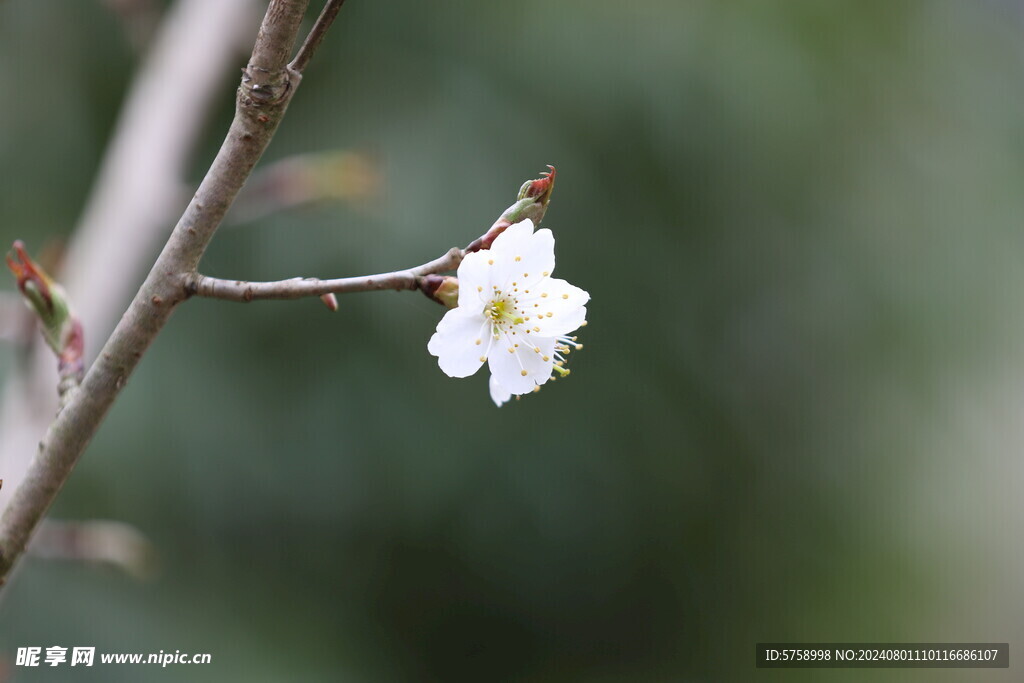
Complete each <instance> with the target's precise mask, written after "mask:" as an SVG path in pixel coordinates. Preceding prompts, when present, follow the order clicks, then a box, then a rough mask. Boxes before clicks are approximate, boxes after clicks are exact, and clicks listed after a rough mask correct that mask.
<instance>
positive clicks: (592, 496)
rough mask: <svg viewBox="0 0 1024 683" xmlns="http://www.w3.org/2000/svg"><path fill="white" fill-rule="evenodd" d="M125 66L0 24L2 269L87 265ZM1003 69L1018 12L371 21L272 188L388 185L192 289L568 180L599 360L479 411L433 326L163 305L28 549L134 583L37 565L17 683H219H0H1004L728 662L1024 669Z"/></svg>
mask: <svg viewBox="0 0 1024 683" xmlns="http://www.w3.org/2000/svg"><path fill="white" fill-rule="evenodd" d="M211 1H212V0H211ZM257 4H259V3H257ZM161 7H162V6H161ZM158 9H159V7H158ZM123 29H124V26H123V25H122V23H121V22H120V20H119V19H118V17H117V15H116V13H114V12H112V11H111V10H110V8H109V7H108V6H105V5H104V4H103V3H100V2H84V1H83V0H52V1H50V2H28V1H27V0H5V1H4V2H0V70H2V71H3V72H5V73H6V77H5V78H0V82H6V86H5V87H4V92H3V103H2V105H0V169H2V170H0V172H2V182H0V243H2V244H9V243H10V242H11V241H12V240H14V239H15V238H22V239H25V240H27V241H28V243H29V244H30V246H32V247H33V248H39V247H41V245H44V244H46V243H48V242H52V241H54V240H56V241H59V240H61V239H65V238H66V237H67V236H68V234H69V232H70V231H71V230H72V228H73V226H74V224H75V221H76V218H77V217H78V215H79V213H80V211H81V209H82V206H83V204H84V202H85V200H86V198H87V196H88V192H89V189H90V186H91V182H92V180H93V176H94V174H95V170H96V167H97V165H98V163H99V161H100V159H101V155H102V153H103V150H104V146H105V143H106V141H107V140H108V139H109V137H110V135H111V134H112V129H113V126H114V122H115V117H116V115H117V112H118V108H119V105H120V103H121V101H122V98H123V97H124V94H125V92H126V91H127V89H128V87H129V85H130V83H131V78H132V75H133V73H134V71H135V68H136V66H137V64H138V52H137V50H136V49H135V48H134V47H133V43H132V40H131V39H130V38H129V37H128V36H127V35H126V33H125V31H124V30H123ZM1022 37H1024V12H1022V6H1021V4H1020V3H1018V2H1015V1H1009V0H1004V1H1000V2H997V1H994V0H989V1H979V2H972V3H967V2H956V1H953V0H949V1H942V0H928V1H920V2H909V1H908V2H889V1H882V0H877V1H866V2H856V3H853V2H825V1H822V0H804V1H798V0H792V1H787V2H776V3H764V2H756V1H747V2H740V1H735V2H720V1H718V0H703V1H694V2H679V1H678V0H641V1H639V2H635V3H622V2H612V1H610V0H585V1H584V0H546V1H544V2H541V1H539V0H520V1H519V2H515V3H496V2H495V3H481V2H476V1H474V0H453V1H450V2H443V3H424V2H418V1H417V0H392V1H390V2H366V1H365V0H352V1H351V2H350V3H348V4H347V5H346V7H345V8H344V9H343V12H342V14H341V17H340V19H339V21H338V22H337V24H336V25H335V28H334V29H333V30H332V32H331V34H330V36H329V37H328V39H327V42H326V43H325V45H324V46H323V49H322V51H321V52H320V53H319V54H318V55H317V57H316V60H315V63H314V64H313V66H312V67H311V68H310V69H309V71H308V73H307V75H306V78H305V80H304V83H303V87H302V89H301V90H300V91H299V93H298V95H297V97H296V100H295V101H294V103H293V104H292V106H291V108H290V110H289V113H288V116H287V117H286V119H285V122H284V124H283V126H282V128H281V130H280V133H279V134H278V136H277V138H276V139H275V140H274V142H273V144H272V146H271V148H270V150H269V152H268V154H267V159H266V160H267V161H268V162H270V161H273V160H276V159H283V158H286V157H290V156H293V155H297V154H305V153H311V152H321V151H327V150H345V151H347V152H351V153H353V154H357V155H359V156H358V158H359V159H362V160H363V161H364V162H365V163H366V168H367V169H368V170H367V171H366V173H367V178H364V179H363V180H367V179H368V180H367V184H368V186H372V187H373V189H374V190H375V191H374V192H372V193H370V194H365V195H361V196H360V197H359V198H358V199H356V200H348V199H344V198H342V199H341V200H339V201H327V202H320V203H317V204H314V205H302V206H298V207H294V208H291V209H288V210H284V211H279V212H272V213H264V214H261V215H257V216H255V217H252V218H251V219H247V220H245V221H244V222H241V223H239V224H238V225H236V226H235V227H232V228H230V229H225V230H224V231H222V233H220V234H218V236H217V237H216V239H215V241H214V243H213V245H212V247H211V248H210V250H209V252H208V255H207V257H206V258H205V260H204V269H205V271H206V272H208V273H210V274H213V275H219V276H222V277H233V278H246V279H276V278H283V277H290V276H294V275H300V274H301V275H318V276H341V275H349V274H360V273H368V272H377V271H381V270H389V269H393V268H400V267H406V266H410V265H414V264H418V263H422V262H424V261H427V260H429V259H431V258H434V257H435V256H437V255H439V254H441V253H443V251H444V250H446V249H447V248H448V247H450V246H452V245H462V244H466V243H467V242H469V241H470V240H472V239H473V238H474V237H476V236H477V235H479V234H480V233H481V232H482V231H483V230H484V229H486V228H487V227H488V226H489V225H490V223H491V222H492V221H493V220H494V218H495V217H496V216H497V215H498V214H499V213H500V212H501V211H502V210H503V209H504V208H505V207H506V206H507V205H508V204H510V203H511V202H512V200H513V199H514V197H515V193H516V191H517V190H518V188H519V185H520V184H521V183H522V182H523V181H524V180H527V179H529V178H535V177H537V173H538V172H539V171H541V170H543V168H544V165H545V164H548V163H550V164H555V165H556V166H557V168H558V174H559V175H558V183H557V186H556V189H555V193H554V198H553V201H552V204H551V207H550V209H549V211H548V215H547V218H546V219H545V224H546V225H547V226H548V227H551V228H552V229H553V230H554V231H555V234H556V236H557V240H558V242H557V254H558V274H559V275H560V276H562V277H564V278H566V279H568V280H570V281H572V282H573V283H576V284H579V285H580V286H582V287H584V288H585V289H587V290H589V291H590V293H591V295H592V303H591V305H590V307H589V311H590V314H589V318H590V325H589V326H588V327H587V328H586V329H585V330H584V331H583V332H584V334H583V335H582V339H581V341H583V342H584V343H585V345H586V349H585V350H584V351H582V352H580V353H578V354H574V356H573V361H572V364H571V367H572V369H573V373H572V376H571V378H569V379H568V380H566V381H565V382H561V381H560V382H558V383H557V384H555V385H554V386H552V387H549V388H545V390H544V391H542V392H540V393H539V394H537V395H534V396H529V397H527V398H525V399H524V400H523V401H521V402H518V403H512V404H510V405H507V406H505V407H503V408H501V409H500V410H499V409H496V408H495V407H494V406H493V405H492V404H491V403H490V401H489V399H488V396H487V388H486V378H485V373H480V375H479V376H476V377H473V378H471V379H467V380H458V381H457V380H452V379H449V378H448V377H446V376H445V375H443V374H442V373H441V372H440V371H439V370H438V368H437V366H436V363H435V360H434V359H433V358H432V357H430V356H429V355H428V354H427V352H426V342H427V339H428V338H429V336H430V334H431V332H432V330H433V328H434V326H435V325H436V323H437V321H438V319H439V317H440V316H441V314H442V312H443V311H442V310H441V309H440V308H439V307H438V306H436V305H435V304H433V303H432V302H430V301H428V300H426V299H425V298H423V297H421V296H419V295H418V294H415V293H395V292H384V293H375V294H360V295H353V296H349V297H345V298H342V301H341V310H340V311H339V312H338V313H336V314H330V313H328V312H327V311H326V309H325V308H324V307H323V305H322V304H320V302H318V301H316V300H315V299H313V300H307V301H299V302H263V303H258V304H252V305H248V306H245V305H236V304H230V303H226V302H217V301H205V300H203V301H192V302H189V303H187V304H186V305H184V306H182V307H181V309H180V310H179V311H178V312H177V313H176V314H175V315H174V317H173V318H172V320H171V323H170V324H169V326H168V327H167V328H166V330H165V331H164V332H163V334H162V335H161V336H160V337H159V339H158V340H157V342H156V344H155V345H154V346H153V348H152V349H151V351H150V352H149V353H148V354H147V356H146V358H145V359H144V361H143V363H142V364H141V366H140V368H139V370H138V371H137V373H136V374H135V375H134V376H133V377H132V380H131V382H130V383H129V385H128V387H127V389H126V390H125V391H124V393H123V395H122V397H121V399H120V400H119V401H118V403H117V404H116V406H115V408H114V410H113V411H112V413H111V414H110V416H109V419H108V420H107V421H106V423H105V424H104V425H103V427H102V429H101V431H100V433H99V435H98V436H97V438H96V439H95V441H94V442H93V443H92V445H91V446H90V448H89V450H88V452H87V453H86V455H85V457H84V458H83V460H82V462H81V464H80V465H79V467H78V468H77V469H76V471H75V473H74V476H73V477H72V479H71V480H70V482H69V483H68V485H67V487H66V488H65V490H64V491H63V493H62V494H61V496H60V499H59V501H58V502H57V504H56V506H55V508H54V510H53V516H54V517H56V518H60V519H95V518H101V519H112V520H119V521H123V522H126V523H128V524H131V525H133V526H134V527H135V528H137V529H138V530H139V531H141V532H142V533H143V534H144V535H145V536H146V537H147V538H148V539H149V540H150V542H151V543H152V544H153V546H154V547H155V549H156V551H157V553H158V558H159V559H158V563H157V570H156V572H155V573H153V574H152V576H151V577H150V578H148V579H145V580H139V579H136V578H132V577H131V576H129V575H126V574H125V573H124V572H122V571H119V570H117V569H115V568H110V567H97V566H92V565H88V564H82V563H76V562H60V561H53V560H45V559H41V558H33V559H30V560H28V561H27V562H26V563H25V565H24V566H23V567H22V570H21V571H20V573H19V574H18V575H17V577H16V580H15V581H14V582H13V583H12V584H11V585H10V586H9V587H8V588H6V589H5V592H4V594H3V598H2V602H0V649H2V653H3V656H4V657H6V658H7V665H6V666H7V670H8V672H11V671H13V667H12V666H11V665H12V663H13V662H12V659H13V653H14V651H15V649H16V648H17V647H18V646H26V645H41V646H44V647H45V646H49V645H55V644H58V645H61V644H62V645H65V646H72V645H94V646H96V647H97V650H98V651H101V652H156V651H158V650H163V651H174V650H181V651H185V652H209V653H211V654H212V656H213V663H212V664H210V665H206V666H192V667H186V666H184V665H179V666H176V667H175V666H172V667H169V668H168V669H164V670H161V669H159V667H152V666H150V667H146V666H101V665H97V666H95V667H93V668H92V669H89V670H82V669H76V670H74V671H71V670H70V669H68V668H66V667H65V668H62V669H59V670H57V671H56V674H57V675H56V678H54V675H55V672H54V671H49V670H27V669H17V670H16V671H14V674H15V679H14V680H29V681H30V680H56V679H58V678H66V679H68V680H72V679H74V680H95V681H148V680H162V681H163V680H189V681H231V680H238V681H282V680H304V681H306V680H308V681H321V680H322V681H339V680H345V681H404V680H408V681H462V680H466V681H595V682H605V681H666V680H673V681H742V680H763V681H825V680H828V681H832V680H834V681H868V680H870V681H976V680H988V681H1010V680H1017V679H1018V677H1019V671H1016V670H1017V669H1019V665H1018V664H1014V666H1013V668H1011V669H1009V670H1000V671H986V672H977V671H973V672H972V671H936V670H931V671H905V670H904V671H901V670H888V671H886V670H873V671H851V670H845V671H844V670H840V671H826V670H807V671H800V670H781V671H767V670H756V669H755V668H754V667H753V663H754V645H755V643H756V642H759V641H904V642H908V641H909V642H914V641H998V642H1006V641H1009V642H1010V644H1011V662H1017V661H1019V657H1020V654H1019V653H1020V652H1021V650H1020V649H1019V648H1020V646H1021V643H1022V642H1024V611H1022V609H1021V604H1022V598H1024V583H1022V580H1021V576H1022V572H1024V553H1022V552H1021V549H1020V542H1021V535H1022V530H1024V529H1022V524H1021V521H1022V502H1021V485H1022V483H1024V481H1022V473H1024V472H1022V453H1021V446H1022V443H1024V420H1022V417H1024V317H1022V314H1021V308H1022V303H1024V296H1022V294H1021V292H1024V233H1022V227H1024V226H1022V217H1024V193H1022V192H1021V188H1022V181H1024V62H1022V57H1024V53H1022V49H1021V45H1022ZM245 48H246V46H239V55H238V60H237V62H238V67H241V66H243V65H244V63H245V53H244V50H245ZM236 73H237V72H236ZM15 86H16V87H15ZM233 90H234V76H232V77H231V78H230V79H227V80H225V83H224V86H223V95H222V96H221V97H219V98H218V100H217V108H216V110H215V111H214V112H213V113H212V115H211V117H210V122H209V125H208V126H207V128H206V132H205V133H204V136H203V139H202V141H201V142H200V144H199V145H198V148H197V151H196V152H195V154H194V155H193V156H194V161H193V173H192V177H191V180H192V182H193V183H194V182H196V181H197V180H198V179H199V178H201V176H202V173H203V172H204V170H205V168H206V166H207V165H208V163H209V161H210V159H211V158H212V155H213V153H214V151H215V150H216V148H217V146H218V144H219V142H220V140H221V138H222V136H223V131H224V130H225V129H226V126H227V123H228V121H229V120H230V116H231V112H232V106H233ZM356 175H357V176H358V175H359V174H358V173H357V174H356ZM370 176H372V178H371V177H370ZM371 181H372V182H371ZM344 182H356V183H358V182H360V179H359V178H355V179H354V180H353V179H352V178H349V179H348V180H347V181H344ZM340 194H342V195H344V194H345V192H344V191H341V192H340ZM241 208H242V207H240V209H241ZM257 213H259V212H257ZM172 223H173V220H172V221H169V222H168V225H167V230H168V231H169V230H170V228H171V226H172ZM142 275H143V273H141V272H140V273H139V274H138V279H139V280H140V281H141V278H142ZM3 286H4V288H5V289H8V290H10V289H12V288H13V282H12V281H8V282H7V283H6V284H4V285H3ZM17 359H18V356H17V354H16V352H15V351H14V350H13V349H10V348H0V371H2V372H4V373H9V372H10V369H11V367H12V366H13V364H14V363H16V362H17ZM0 438H3V435H0ZM1015 653H1016V654H1015Z"/></svg>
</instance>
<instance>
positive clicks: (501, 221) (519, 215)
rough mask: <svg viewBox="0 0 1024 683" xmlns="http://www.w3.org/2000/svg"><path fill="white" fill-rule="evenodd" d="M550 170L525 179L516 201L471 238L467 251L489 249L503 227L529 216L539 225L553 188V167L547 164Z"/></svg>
mask: <svg viewBox="0 0 1024 683" xmlns="http://www.w3.org/2000/svg"><path fill="white" fill-rule="evenodd" d="M548 168H550V169H551V170H550V171H545V172H544V173H541V177H540V178H537V179H536V180H527V181H526V182H525V183H523V186H522V187H520V188H519V196H518V198H517V199H516V203H515V204H513V205H512V206H510V207H508V208H507V209H505V212H504V213H502V214H501V216H500V217H499V218H498V220H496V221H495V222H494V225H492V226H491V227H490V229H489V230H488V231H487V232H485V233H484V234H483V235H482V236H480V237H478V238H477V239H475V240H473V242H472V243H470V245H469V246H468V247H466V251H467V252H471V251H480V250H481V249H490V248H491V244H493V243H494V240H495V239H497V237H498V235H500V234H501V233H503V232H505V228H507V227H508V226H510V225H512V224H513V223H518V222H519V221H523V220H526V219H527V218H529V219H530V220H532V221H533V224H534V225H535V226H536V225H540V222H541V219H543V218H544V214H545V213H546V212H547V210H548V202H550V201H551V193H552V192H553V191H554V189H555V167H554V166H551V165H548Z"/></svg>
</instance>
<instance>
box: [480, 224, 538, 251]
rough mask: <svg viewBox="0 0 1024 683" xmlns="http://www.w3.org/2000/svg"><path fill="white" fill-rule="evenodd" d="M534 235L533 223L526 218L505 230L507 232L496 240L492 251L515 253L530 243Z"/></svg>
mask: <svg viewBox="0 0 1024 683" xmlns="http://www.w3.org/2000/svg"><path fill="white" fill-rule="evenodd" d="M532 235H533V221H531V220H530V219H529V218H526V219H524V220H521V221H519V222H518V223H513V224H512V225H510V226H508V227H507V228H505V231H504V232H502V233H501V234H500V235H498V236H497V237H496V238H495V239H494V242H493V243H492V244H491V248H490V251H492V252H493V251H504V250H509V251H514V250H516V249H519V248H520V245H523V244H525V243H526V242H527V241H529V239H530V237H531V236H532Z"/></svg>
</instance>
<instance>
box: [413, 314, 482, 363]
mask: <svg viewBox="0 0 1024 683" xmlns="http://www.w3.org/2000/svg"><path fill="white" fill-rule="evenodd" d="M486 323H487V319H486V318H484V316H483V315H482V314H480V313H478V312H475V311H469V310H467V309H464V308H462V307H461V306H460V307H459V308H453V309H452V310H450V311H448V312H447V313H445V315H444V317H443V318H441V322H439V323H438V324H437V332H435V333H434V335H433V336H432V337H431V338H430V341H429V342H428V343H427V351H429V352H430V353H431V355H434V356H437V364H438V365H439V366H440V367H441V370H443V371H444V373H445V374H446V375H448V376H449V377H469V376H470V375H472V374H473V373H475V372H476V371H477V370H479V369H480V366H481V365H483V360H482V358H483V355H484V353H485V349H486V348H487V347H486V346H484V344H485V343H486V341H487V340H486V339H484V338H483V337H482V335H486V334H487V324H486Z"/></svg>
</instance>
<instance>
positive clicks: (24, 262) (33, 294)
mask: <svg viewBox="0 0 1024 683" xmlns="http://www.w3.org/2000/svg"><path fill="white" fill-rule="evenodd" d="M13 248H14V254H13V255H12V254H11V253H10V252H8V254H7V267H8V268H10V270H11V272H12V273H14V277H15V279H16V280H17V282H18V289H19V290H20V291H21V293H22V295H24V296H25V298H26V299H28V300H29V303H31V304H32V306H33V307H36V306H38V305H42V306H43V307H44V308H45V309H46V310H47V311H49V312H52V311H53V294H52V292H51V290H50V286H51V285H52V284H53V280H51V279H50V276H48V275H47V274H46V272H45V271H43V269H42V268H40V267H39V265H38V264H36V262H35V261H33V260H32V259H31V257H29V255H28V253H26V251H25V243H24V242H22V241H21V240H16V241H15V242H14V246H13ZM40 315H42V313H40Z"/></svg>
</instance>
